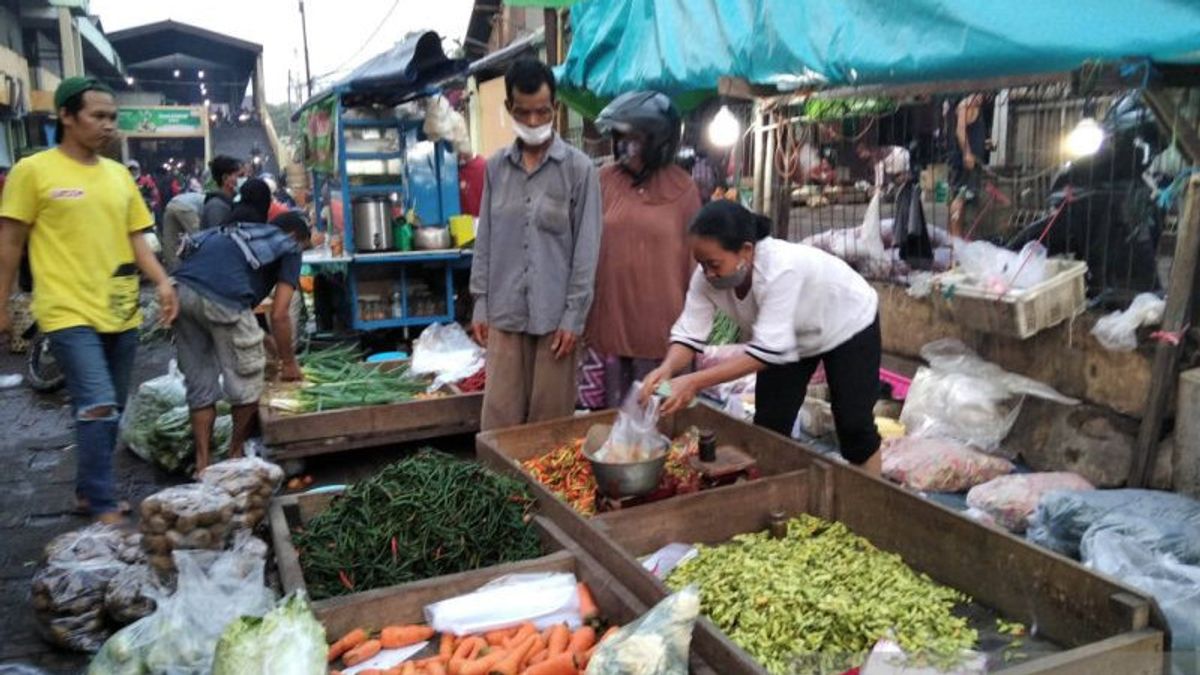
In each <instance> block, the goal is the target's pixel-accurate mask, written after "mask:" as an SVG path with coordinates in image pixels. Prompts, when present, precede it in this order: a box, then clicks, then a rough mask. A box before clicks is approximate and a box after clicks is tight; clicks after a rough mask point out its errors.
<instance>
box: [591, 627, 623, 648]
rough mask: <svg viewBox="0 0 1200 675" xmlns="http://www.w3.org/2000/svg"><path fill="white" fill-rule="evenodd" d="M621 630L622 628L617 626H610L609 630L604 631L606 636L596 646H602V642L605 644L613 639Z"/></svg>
mask: <svg viewBox="0 0 1200 675" xmlns="http://www.w3.org/2000/svg"><path fill="white" fill-rule="evenodd" d="M619 630H621V627H620V626H615V625H614V626H609V627H608V630H606V631H604V635H601V636H600V639H599V640H597V641H596V644H600V643H601V642H604V641H605V640H607V639H608V638H610V637H612V636H613V635H614V634H615V633H616V632H617V631H619Z"/></svg>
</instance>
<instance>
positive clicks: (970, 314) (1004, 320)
mask: <svg viewBox="0 0 1200 675" xmlns="http://www.w3.org/2000/svg"><path fill="white" fill-rule="evenodd" d="M1046 268H1047V272H1048V275H1047V278H1046V280H1045V281H1043V282H1042V283H1040V284H1037V285H1036V286H1033V287H1031V288H1026V289H1018V290H1011V291H1008V292H1007V293H1004V294H999V293H996V292H995V291H991V290H988V289H985V288H982V287H980V286H975V285H972V284H970V283H969V282H968V281H967V278H966V276H965V275H964V274H962V273H961V272H957V271H952V272H945V273H942V274H940V275H938V276H937V277H935V278H934V287H933V293H932V295H931V297H932V299H933V306H934V310H935V311H936V312H940V313H944V314H946V315H948V316H949V317H950V318H951V319H953V320H954V322H955V323H957V324H959V325H960V326H963V327H966V328H971V329H974V330H979V331H984V332H986V333H992V334H995V335H1006V336H1009V337H1016V338H1020V339H1022V340H1024V339H1025V338H1027V337H1030V336H1032V335H1034V334H1036V333H1038V332H1039V331H1042V330H1044V329H1046V328H1050V327H1051V326H1057V325H1058V324H1060V323H1062V322H1063V321H1067V320H1069V319H1072V318H1074V317H1076V316H1078V315H1080V314H1082V313H1083V311H1084V309H1085V306H1086V303H1087V295H1086V288H1085V284H1084V282H1085V280H1084V276H1085V275H1086V274H1087V263H1084V262H1079V261H1074V260H1058V259H1051V260H1049V261H1047V263H1046Z"/></svg>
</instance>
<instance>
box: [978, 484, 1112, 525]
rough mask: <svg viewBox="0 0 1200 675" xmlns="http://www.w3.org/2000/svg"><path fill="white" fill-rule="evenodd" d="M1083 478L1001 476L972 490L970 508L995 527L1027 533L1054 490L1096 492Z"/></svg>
mask: <svg viewBox="0 0 1200 675" xmlns="http://www.w3.org/2000/svg"><path fill="white" fill-rule="evenodd" d="M1093 489H1095V488H1093V487H1092V484H1091V483H1089V482H1087V480H1086V479H1085V478H1083V476H1080V475H1079V474H1076V473H1071V472H1069V471H1053V472H1048V473H1019V474H1012V475H1008V476H1000V477H998V478H993V479H992V480H990V481H988V482H986V483H984V484H982V485H977V486H975V487H973V488H971V491H970V492H968V493H967V506H969V507H970V508H972V509H978V510H979V511H981V512H983V513H985V514H987V515H988V517H989V519H990V520H991V521H992V522H994V523H995V524H997V525H999V526H1000V527H1003V528H1005V529H1007V530H1010V531H1012V532H1018V533H1020V532H1024V531H1025V528H1026V527H1027V526H1028V524H1029V517H1030V516H1031V515H1033V511H1034V509H1036V508H1037V504H1038V500H1040V499H1041V498H1042V495H1044V494H1046V493H1047V492H1050V491H1052V490H1093Z"/></svg>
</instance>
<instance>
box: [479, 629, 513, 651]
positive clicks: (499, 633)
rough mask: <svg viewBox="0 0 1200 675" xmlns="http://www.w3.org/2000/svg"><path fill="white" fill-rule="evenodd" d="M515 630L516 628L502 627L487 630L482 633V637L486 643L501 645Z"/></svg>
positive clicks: (494, 645)
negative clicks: (500, 628)
mask: <svg viewBox="0 0 1200 675" xmlns="http://www.w3.org/2000/svg"><path fill="white" fill-rule="evenodd" d="M516 632H517V629H516V628H504V629H502V630H493V631H488V632H486V633H484V634H483V639H484V640H487V643H488V644H489V645H491V646H493V647H503V646H504V643H505V642H507V641H508V639H509V638H510V637H512V636H513V635H514V634H515V633H516Z"/></svg>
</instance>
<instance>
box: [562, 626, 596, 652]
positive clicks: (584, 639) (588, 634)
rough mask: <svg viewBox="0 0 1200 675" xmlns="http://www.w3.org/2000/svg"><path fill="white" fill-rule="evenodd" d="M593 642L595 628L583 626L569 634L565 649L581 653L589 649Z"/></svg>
mask: <svg viewBox="0 0 1200 675" xmlns="http://www.w3.org/2000/svg"><path fill="white" fill-rule="evenodd" d="M594 644H596V629H595V628H592V627H591V626H584V627H582V628H580V629H579V630H577V631H575V634H574V635H572V636H571V641H570V642H568V643H567V651H568V652H571V653H572V654H582V653H584V652H586V651H587V650H589V649H591V648H592V645H594Z"/></svg>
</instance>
